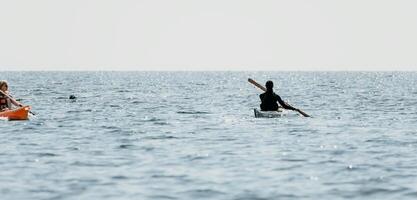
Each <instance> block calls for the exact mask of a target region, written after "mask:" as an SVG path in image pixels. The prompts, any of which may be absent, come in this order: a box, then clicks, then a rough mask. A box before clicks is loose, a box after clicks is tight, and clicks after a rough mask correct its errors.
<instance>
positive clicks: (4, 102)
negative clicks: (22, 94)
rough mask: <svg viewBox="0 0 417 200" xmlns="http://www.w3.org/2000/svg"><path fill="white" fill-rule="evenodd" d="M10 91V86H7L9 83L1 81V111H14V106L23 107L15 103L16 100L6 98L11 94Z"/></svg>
mask: <svg viewBox="0 0 417 200" xmlns="http://www.w3.org/2000/svg"><path fill="white" fill-rule="evenodd" d="M8 89H9V85H8V84H7V82H6V81H0V111H4V110H10V109H12V104H13V105H15V106H18V107H22V106H23V105H22V104H20V103H19V102H17V101H15V100H14V99H10V98H8V97H7V96H6V95H8V94H9V91H8Z"/></svg>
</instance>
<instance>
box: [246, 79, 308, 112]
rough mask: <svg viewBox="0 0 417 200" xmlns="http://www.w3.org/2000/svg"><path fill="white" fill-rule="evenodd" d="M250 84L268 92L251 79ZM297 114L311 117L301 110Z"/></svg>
mask: <svg viewBox="0 0 417 200" xmlns="http://www.w3.org/2000/svg"><path fill="white" fill-rule="evenodd" d="M248 81H249V83H252V84H253V85H255V86H256V87H258V88H259V89H261V90H263V91H264V92H266V88H265V87H264V86H262V85H261V84H259V83H257V82H256V81H255V80H253V79H251V78H249V79H248ZM295 110H296V111H297V112H299V113H300V114H301V115H303V116H304V117H310V115H308V114H307V113H305V112H303V111H302V110H300V109H295Z"/></svg>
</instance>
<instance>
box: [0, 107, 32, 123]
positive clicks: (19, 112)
mask: <svg viewBox="0 0 417 200" xmlns="http://www.w3.org/2000/svg"><path fill="white" fill-rule="evenodd" d="M29 110H30V106H23V107H20V108H16V109H14V110H6V111H3V112H0V117H4V118H8V119H9V120H27V119H29V117H28V114H29Z"/></svg>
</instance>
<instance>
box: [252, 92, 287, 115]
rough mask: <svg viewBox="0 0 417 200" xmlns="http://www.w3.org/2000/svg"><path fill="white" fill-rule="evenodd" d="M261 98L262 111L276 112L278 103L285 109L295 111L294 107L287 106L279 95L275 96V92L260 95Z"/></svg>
mask: <svg viewBox="0 0 417 200" xmlns="http://www.w3.org/2000/svg"><path fill="white" fill-rule="evenodd" d="M259 98H261V101H262V103H261V110H262V111H276V110H278V104H277V101H278V103H279V104H280V105H281V106H282V107H283V108H285V109H290V110H294V109H295V108H293V107H292V106H290V105H288V104H286V103H285V102H284V101H283V100H282V99H281V97H280V96H279V95H277V94H275V92H265V93H262V94H260V95H259Z"/></svg>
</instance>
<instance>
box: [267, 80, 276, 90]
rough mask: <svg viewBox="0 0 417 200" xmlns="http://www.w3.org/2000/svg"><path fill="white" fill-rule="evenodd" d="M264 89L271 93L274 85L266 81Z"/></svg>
mask: <svg viewBox="0 0 417 200" xmlns="http://www.w3.org/2000/svg"><path fill="white" fill-rule="evenodd" d="M265 87H266V91H267V92H272V91H273V90H272V88H273V87H274V83H273V82H272V81H267V82H266V83H265Z"/></svg>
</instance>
